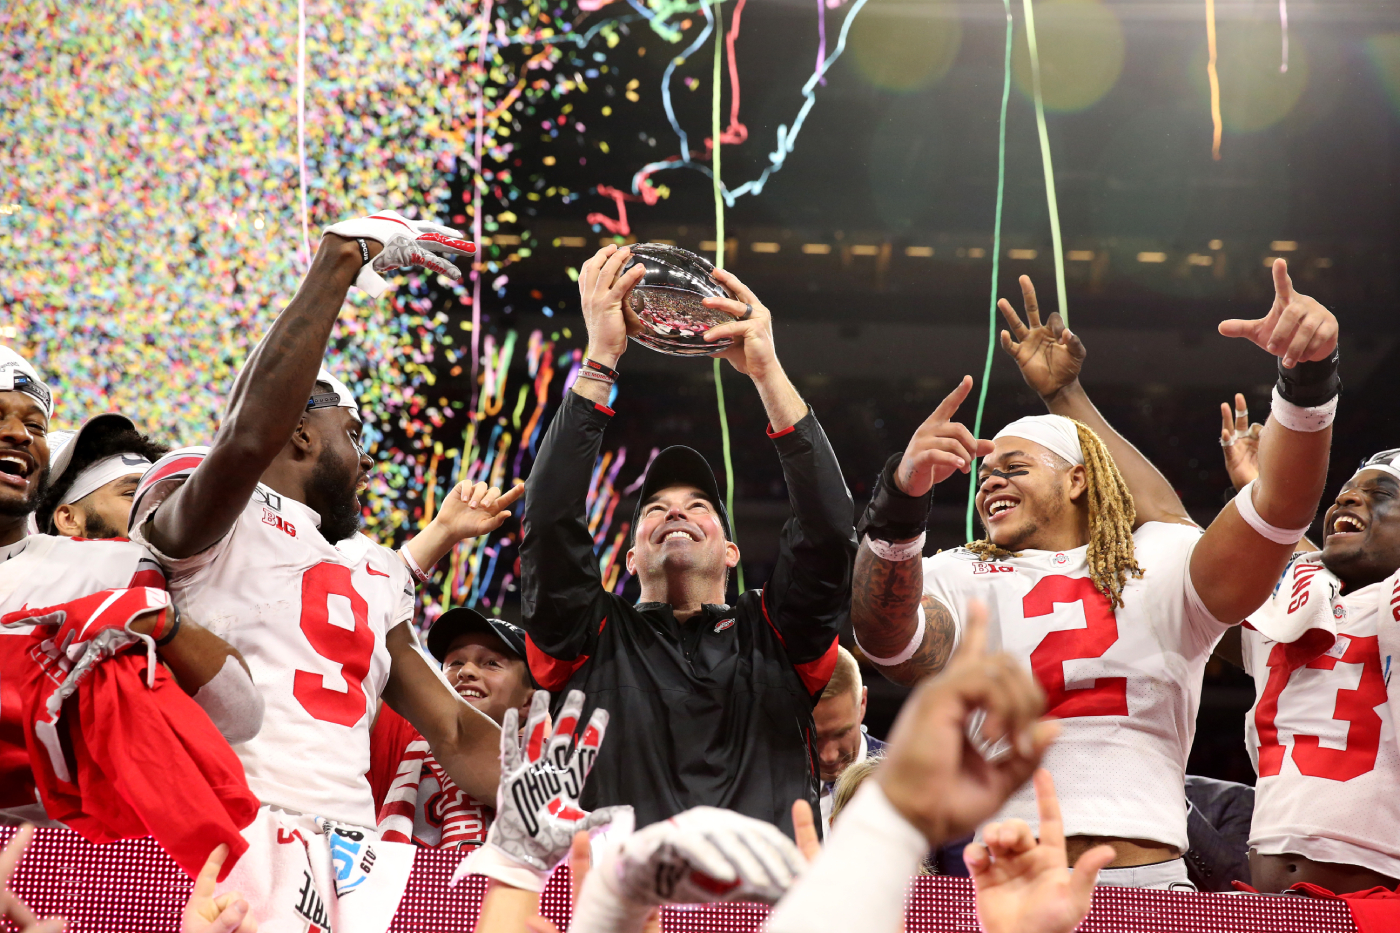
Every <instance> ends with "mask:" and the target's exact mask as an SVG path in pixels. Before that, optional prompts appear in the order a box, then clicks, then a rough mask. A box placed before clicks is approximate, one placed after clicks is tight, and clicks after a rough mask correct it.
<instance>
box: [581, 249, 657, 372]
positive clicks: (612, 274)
mask: <svg viewBox="0 0 1400 933" xmlns="http://www.w3.org/2000/svg"><path fill="white" fill-rule="evenodd" d="M631 255H632V251H631V250H629V249H627V247H625V246H623V247H618V246H615V245H613V244H611V243H609V244H608V245H607V246H604V247H603V248H602V249H600V250H598V252H596V253H594V254H593V258H591V259H589V260H588V261H587V262H585V263H584V264H583V268H581V269H579V273H578V294H579V299H580V301H581V302H582V304H583V323H584V326H585V327H587V328H588V356H589V358H591V359H593V360H596V361H597V362H599V363H602V364H603V365H604V366H613V365H614V364H616V363H617V359H618V357H620V356H622V354H623V352H624V351H626V349H627V335H628V334H634V333H637V332H639V331H640V330H641V326H642V324H641V321H639V320H638V319H637V316H636V315H635V314H633V313H632V311H631V310H630V309H629V308H628V307H627V293H628V292H630V291H631V290H632V286H634V285H636V284H637V283H638V282H639V281H641V278H642V276H644V275H646V267H645V266H643V265H642V264H641V263H640V262H638V263H636V264H635V265H633V266H632V268H630V269H628V270H627V271H626V272H623V273H621V274H620V275H619V271H618V270H620V269H621V268H622V267H623V265H624V264H625V263H626V262H627V260H628V259H629V258H630V257H631Z"/></svg>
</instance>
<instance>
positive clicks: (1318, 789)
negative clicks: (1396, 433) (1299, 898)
mask: <svg viewBox="0 0 1400 933" xmlns="http://www.w3.org/2000/svg"><path fill="white" fill-rule="evenodd" d="M1243 401H1244V400H1243V398H1242V397H1237V400H1236V405H1237V406H1239V408H1240V412H1239V415H1240V417H1239V420H1238V421H1237V423H1236V425H1235V426H1234V430H1230V429H1229V428H1228V427H1227V429H1226V430H1224V431H1222V436H1221V445H1222V446H1223V447H1224V448H1225V452H1226V454H1227V456H1226V465H1227V468H1228V469H1229V472H1230V479H1231V480H1232V481H1233V482H1234V483H1235V484H1236V485H1237V487H1240V488H1242V487H1243V486H1244V485H1246V484H1247V483H1249V482H1250V481H1251V480H1253V479H1254V478H1255V476H1256V475H1257V473H1258V465H1257V463H1256V457H1255V446H1254V444H1253V442H1252V441H1253V433H1252V432H1250V431H1248V430H1247V429H1246V425H1248V416H1247V413H1246V412H1244V411H1243ZM1227 418H1228V415H1227ZM1227 424H1228V421H1227ZM1303 546H1304V547H1305V551H1304V552H1300V553H1298V554H1297V555H1296V556H1295V557H1294V559H1293V561H1292V563H1290V564H1289V566H1288V569H1287V570H1286V571H1285V572H1284V575H1283V580H1282V582H1281V584H1280V585H1279V587H1278V589H1277V590H1276V591H1275V593H1274V595H1273V596H1272V597H1271V598H1270V600H1269V602H1268V603H1267V604H1265V605H1264V606H1263V607H1262V608H1261V609H1260V610H1259V611H1258V612H1256V613H1254V614H1252V615H1251V616H1250V617H1249V620H1248V621H1247V622H1246V623H1245V624H1244V625H1243V626H1241V629H1242V631H1241V632H1240V642H1241V644H1240V646H1239V648H1240V656H1239V657H1238V658H1235V657H1231V660H1235V661H1238V662H1241V663H1242V664H1243V666H1244V668H1245V670H1247V671H1249V673H1250V675H1251V676H1252V677H1253V678H1254V685H1255V691H1256V696H1255V701H1254V707H1253V708H1252V709H1251V710H1250V711H1249V716H1248V717H1247V718H1246V719H1245V738H1246V745H1247V747H1248V748H1249V753H1250V758H1251V759H1252V760H1253V762H1254V767H1255V771H1256V773H1257V774H1258V780H1257V781H1256V782H1255V796H1254V820H1253V823H1252V824H1251V826H1250V833H1249V848H1250V851H1249V863H1250V876H1251V880H1252V883H1253V884H1254V886H1255V887H1256V888H1258V889H1259V890H1261V891H1270V892H1273V891H1283V890H1285V889H1287V888H1288V887H1290V886H1291V885H1294V884H1297V883H1298V882H1302V881H1306V882H1311V883H1313V884H1318V885H1321V886H1322V887H1325V888H1327V889H1328V890H1331V891H1336V892H1338V893H1343V892H1349V891H1364V890H1366V889H1367V888H1372V887H1375V886H1377V885H1381V886H1383V887H1387V888H1393V887H1395V886H1396V884H1400V837H1397V835H1396V832H1395V827H1396V826H1400V796H1397V794H1396V793H1395V788H1396V787H1397V786H1400V740H1397V737H1396V732H1395V718H1394V713H1395V710H1396V708H1397V706H1400V679H1397V678H1395V677H1393V676H1391V672H1392V669H1393V667H1394V663H1395V660H1396V659H1395V657H1394V651H1393V648H1387V647H1386V646H1384V645H1382V643H1381V642H1382V640H1383V635H1384V634H1385V629H1386V627H1387V626H1391V625H1394V624H1395V616H1396V613H1395V612H1394V611H1393V610H1394V607H1395V606H1396V605H1397V604H1400V449H1394V450H1383V451H1381V452H1380V453H1377V454H1374V455H1372V456H1370V457H1368V458H1366V460H1365V461H1363V462H1362V464H1361V466H1360V467H1358V468H1357V471H1356V472H1355V473H1354V474H1352V476H1351V477H1350V478H1349V479H1348V480H1347V481H1346V482H1345V483H1344V484H1342V488H1341V490H1339V491H1338V493H1337V496H1336V498H1335V499H1334V500H1333V502H1332V504H1331V506H1330V507H1329V508H1328V509H1327V512H1326V514H1325V516H1324V518H1323V524H1322V550H1321V551H1316V550H1314V549H1313V547H1312V546H1311V545H1309V544H1308V542H1306V541H1304V542H1303ZM1222 653H1225V652H1222ZM1387 700H1389V702H1386V701H1387Z"/></svg>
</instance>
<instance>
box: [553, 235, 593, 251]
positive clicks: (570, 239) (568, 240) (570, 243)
mask: <svg viewBox="0 0 1400 933" xmlns="http://www.w3.org/2000/svg"><path fill="white" fill-rule="evenodd" d="M554 245H555V246H563V247H567V248H568V249H582V248H583V247H585V246H587V245H588V239H587V237H581V236H561V237H559V239H557V240H555V241H554Z"/></svg>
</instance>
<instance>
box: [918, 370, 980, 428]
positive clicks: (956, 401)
mask: <svg viewBox="0 0 1400 933" xmlns="http://www.w3.org/2000/svg"><path fill="white" fill-rule="evenodd" d="M971 391H972V377H971V376H963V377H962V382H959V383H958V384H957V387H956V388H954V389H953V391H951V392H949V393H948V396H947V397H946V398H944V399H943V401H941V402H939V403H938V407H937V408H935V409H934V410H933V414H931V415H929V416H928V421H926V422H924V423H925V424H928V423H929V422H933V423H935V424H937V423H938V422H941V421H948V420H950V419H951V418H952V417H953V415H954V414H955V413H956V412H957V410H958V406H959V405H961V404H962V403H963V401H964V400H965V399H966V398H967V394H968V393H969V392H971Z"/></svg>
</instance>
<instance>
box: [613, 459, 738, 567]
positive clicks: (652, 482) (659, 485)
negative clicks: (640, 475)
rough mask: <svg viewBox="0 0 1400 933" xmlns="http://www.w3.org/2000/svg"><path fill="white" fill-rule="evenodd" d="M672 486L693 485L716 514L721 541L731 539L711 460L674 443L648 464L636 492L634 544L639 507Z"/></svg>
mask: <svg viewBox="0 0 1400 933" xmlns="http://www.w3.org/2000/svg"><path fill="white" fill-rule="evenodd" d="M672 486H694V487H695V488H696V489H698V490H700V491H701V492H702V493H704V494H705V498H706V499H709V500H710V504H711V505H713V506H714V507H715V511H716V512H718V513H719V524H720V527H721V528H723V529H724V540H726V541H732V540H734V534H733V532H731V531H730V530H729V510H728V509H726V508H725V507H724V499H723V497H721V496H720V494H719V483H717V482H715V471H714V470H712V469H710V462H709V461H708V460H706V459H705V458H704V457H703V456H701V454H700V451H698V450H695V449H693V448H690V447H685V446H682V445H679V444H677V445H676V446H675V447H667V448H666V449H665V450H663V451H661V453H659V454H657V455H656V459H655V460H653V461H651V465H650V466H649V467H647V475H646V478H645V479H643V480H642V489H641V492H639V493H638V494H637V507H636V508H635V509H633V511H632V541H633V543H636V540H637V526H638V525H640V524H641V521H642V506H643V505H646V502H647V500H648V499H650V498H651V497H652V496H654V495H656V494H657V493H658V492H660V491H661V490H663V489H669V488H671V487H672Z"/></svg>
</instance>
